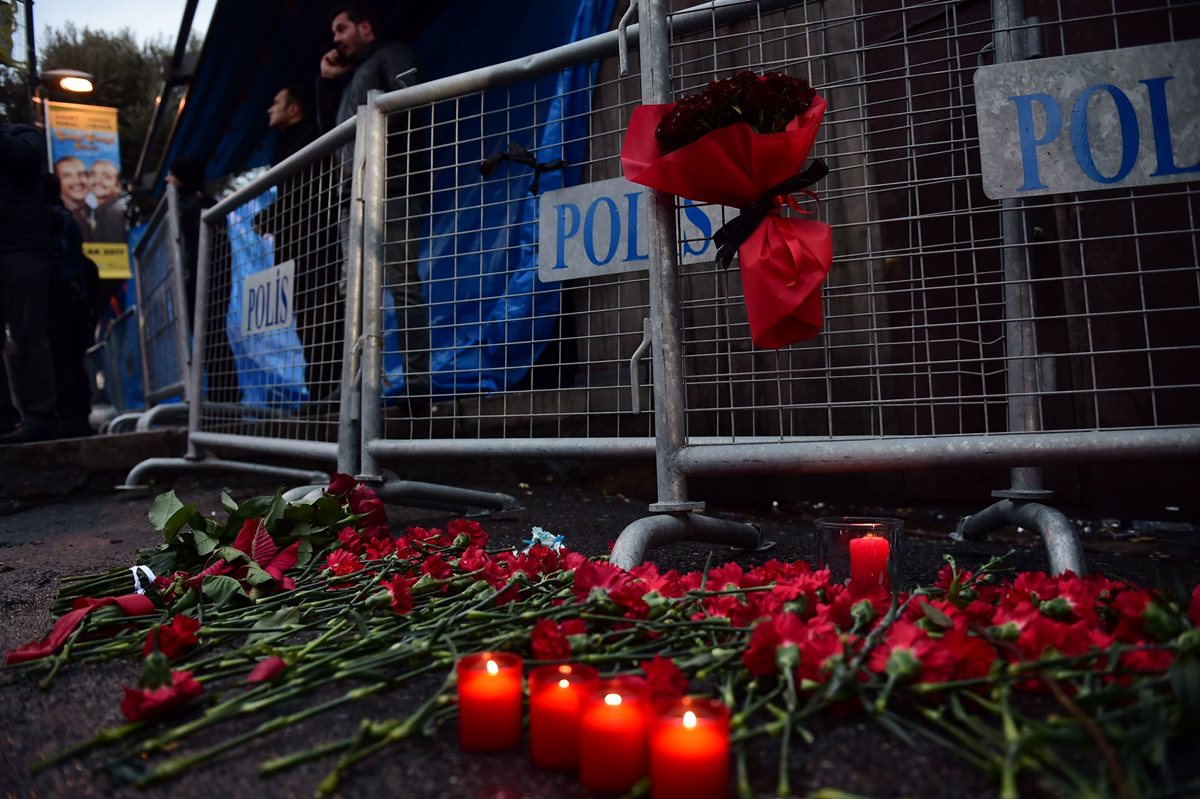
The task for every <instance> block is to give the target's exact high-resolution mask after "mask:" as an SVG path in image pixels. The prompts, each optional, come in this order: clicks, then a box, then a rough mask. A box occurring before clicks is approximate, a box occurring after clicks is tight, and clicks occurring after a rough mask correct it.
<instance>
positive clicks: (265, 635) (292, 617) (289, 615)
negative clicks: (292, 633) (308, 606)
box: [246, 607, 300, 646]
mask: <svg viewBox="0 0 1200 799" xmlns="http://www.w3.org/2000/svg"><path fill="white" fill-rule="evenodd" d="M299 624H300V608H298V607H291V608H280V609H279V610H277V611H275V612H274V613H272V614H271V615H270V616H266V617H264V618H262V619H259V620H258V621H257V622H255V623H254V628H253V629H255V630H262V632H255V633H250V634H249V635H247V636H246V646H250V645H251V644H253V643H256V642H258V641H261V640H263V639H269V638H273V637H275V636H280V635H288V633H281V632H279V631H278V630H277V629H276V628H278V627H292V626H296V625H299Z"/></svg>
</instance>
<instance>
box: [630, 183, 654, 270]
mask: <svg viewBox="0 0 1200 799" xmlns="http://www.w3.org/2000/svg"><path fill="white" fill-rule="evenodd" d="M641 196H642V193H641V192H640V191H631V192H629V193H628V194H626V195H625V203H626V207H627V209H628V211H629V213H627V214H626V215H625V224H626V225H627V228H626V235H625V260H626V261H647V260H649V259H650V253H640V252H638V249H639V248H638V198H640V197H641Z"/></svg>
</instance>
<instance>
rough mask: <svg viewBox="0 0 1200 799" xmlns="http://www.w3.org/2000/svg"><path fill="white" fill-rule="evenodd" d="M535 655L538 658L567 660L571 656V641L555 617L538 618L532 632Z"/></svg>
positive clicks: (531, 640) (531, 639) (531, 641)
mask: <svg viewBox="0 0 1200 799" xmlns="http://www.w3.org/2000/svg"><path fill="white" fill-rule="evenodd" d="M530 643H531V645H532V647H533V656H534V657H535V658H537V659H538V660H566V659H567V658H569V657H570V656H571V642H570V641H568V640H567V635H566V632H565V631H564V630H563V628H562V626H561V625H559V624H558V623H557V622H555V621H554V620H553V619H538V620H537V623H536V624H534V625H533V632H532V633H531V634H530Z"/></svg>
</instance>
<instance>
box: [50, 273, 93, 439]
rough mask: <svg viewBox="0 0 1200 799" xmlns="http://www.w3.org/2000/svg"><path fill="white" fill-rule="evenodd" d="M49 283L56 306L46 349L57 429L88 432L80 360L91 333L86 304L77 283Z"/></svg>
mask: <svg viewBox="0 0 1200 799" xmlns="http://www.w3.org/2000/svg"><path fill="white" fill-rule="evenodd" d="M52 286H53V289H52V290H53V292H54V296H55V301H56V303H57V304H58V306H59V308H60V312H59V313H58V314H56V319H55V322H54V324H53V325H51V326H50V330H49V331H48V336H49V339H50V351H51V352H52V353H53V354H54V386H55V389H56V393H57V394H58V421H59V425H60V431H61V433H62V434H63V435H89V434H90V433H91V432H92V429H91V426H90V425H89V424H88V414H89V413H91V410H92V389H91V380H90V379H89V378H88V372H87V368H86V367H85V365H84V362H85V360H86V359H87V350H88V347H90V346H92V344H93V343H94V341H93V338H94V335H93V328H92V324H91V321H90V319H89V314H88V307H87V303H86V302H85V301H84V299H83V297H82V296H80V294H79V289H78V288H77V287H75V286H73V285H71V284H64V283H59V282H57V281H55V282H54V283H53V284H52Z"/></svg>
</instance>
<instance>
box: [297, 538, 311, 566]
mask: <svg viewBox="0 0 1200 799" xmlns="http://www.w3.org/2000/svg"><path fill="white" fill-rule="evenodd" d="M312 556H313V545H312V542H311V541H306V540H301V541H300V546H299V547H297V548H296V566H297V567H300V566H307V565H308V562H309V561H310V560H312Z"/></svg>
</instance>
